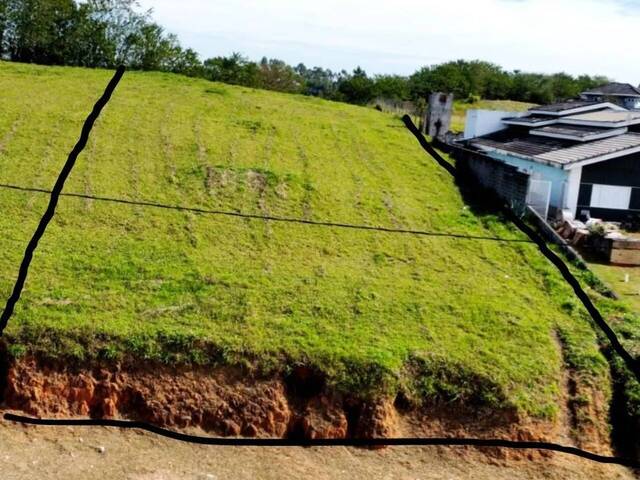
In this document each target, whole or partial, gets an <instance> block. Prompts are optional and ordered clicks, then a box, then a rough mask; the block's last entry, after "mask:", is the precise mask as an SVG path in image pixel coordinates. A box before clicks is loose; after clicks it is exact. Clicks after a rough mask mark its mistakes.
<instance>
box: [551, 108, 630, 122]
mask: <svg viewBox="0 0 640 480" xmlns="http://www.w3.org/2000/svg"><path fill="white" fill-rule="evenodd" d="M565 120H581V121H584V122H606V123H620V122H630V121H634V120H640V112H627V111H624V112H623V111H616V110H601V111H598V112H588V113H579V114H577V115H571V116H568V117H563V118H561V119H560V122H561V123H562V122H563V121H565Z"/></svg>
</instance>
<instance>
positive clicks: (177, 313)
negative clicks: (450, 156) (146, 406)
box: [0, 63, 609, 418]
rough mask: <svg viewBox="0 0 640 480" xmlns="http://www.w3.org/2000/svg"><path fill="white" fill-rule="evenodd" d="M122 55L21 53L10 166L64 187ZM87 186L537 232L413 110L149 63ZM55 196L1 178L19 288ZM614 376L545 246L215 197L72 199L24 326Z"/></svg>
mask: <svg viewBox="0 0 640 480" xmlns="http://www.w3.org/2000/svg"><path fill="white" fill-rule="evenodd" d="M110 76H111V73H110V72H107V71H100V70H84V69H70V68H46V67H36V66H26V65H19V64H8V63H0V91H2V92H3V106H2V109H1V110H0V178H1V182H2V183H10V184H17V185H21V186H25V187H40V188H50V187H51V186H52V185H53V182H54V181H55V178H56V176H57V174H58V172H59V170H60V168H61V166H62V164H63V163H64V161H65V159H66V156H67V153H68V151H69V150H70V149H71V147H72V146H73V144H74V143H75V141H76V140H77V137H78V134H79V132H80V128H81V126H82V122H83V121H84V118H85V116H86V115H87V113H88V111H89V110H90V108H91V106H92V105H93V103H94V101H95V100H96V99H97V97H98V96H99V95H100V93H101V92H102V90H103V88H104V86H105V85H106V83H107V81H108V79H109V78H110ZM65 191H66V192H77V193H84V194H91V195H101V196H111V197H119V198H125V199H135V200H147V201H154V202H159V203H166V204H180V205H188V206H193V207H201V208H208V209H220V210H228V211H234V212H245V213H255V214H269V215H279V216H288V217H296V218H306V219H312V220H326V221H333V222H346V223H358V224H367V225H380V226H389V227H399V228H405V229H425V230H432V231H437V232H455V233H466V234H473V235H492V236H493V235H499V236H502V237H505V238H522V237H521V234H519V232H517V231H514V230H513V229H512V228H511V227H509V226H508V225H506V224H504V223H502V222H501V221H500V219H498V218H495V217H493V216H489V215H484V216H477V215H475V214H474V213H473V212H472V211H471V210H470V209H469V208H468V206H467V205H465V203H464V202H463V199H462V198H461V196H460V193H459V191H458V189H457V188H456V186H455V185H454V183H453V182H452V180H451V178H450V177H449V176H448V174H447V173H446V172H444V171H443V170H442V169H441V168H440V167H438V166H437V165H436V164H435V162H433V161H432V160H431V159H429V158H428V157H427V156H426V155H425V154H424V152H423V151H422V149H421V148H420V147H419V145H418V144H417V142H416V141H415V139H414V138H413V137H412V136H411V134H410V133H408V132H407V131H406V130H405V129H404V128H403V126H402V123H401V122H400V120H399V119H397V118H395V117H393V116H390V115H387V114H382V113H379V112H376V111H374V110H372V109H366V108H359V107H355V106H350V105H345V104H339V103H331V102H326V101H322V100H319V99H315V98H306V97H302V96H293V95H285V94H277V93H273V92H266V91H259V90H250V89H246V88H239V87H232V86H227V85H222V84H216V83H209V82H206V81H203V80H193V79H188V78H184V77H179V76H173V75H168V74H160V73H137V72H129V73H127V74H126V75H125V77H124V79H123V80H122V83H121V85H120V86H119V87H118V89H117V91H116V93H115V94H114V96H113V99H112V100H111V102H110V103H109V105H108V106H107V107H106V109H105V111H104V112H103V115H102V117H101V118H100V120H99V121H98V123H97V125H96V127H95V129H94V131H93V133H92V136H91V139H90V142H89V144H88V146H87V148H86V150H85V151H84V152H83V154H82V155H81V156H80V157H79V159H78V163H77V165H76V167H75V169H74V171H73V172H72V174H71V176H70V178H69V181H68V183H67V186H66V187H65ZM47 200H48V197H47V196H46V195H42V194H39V193H29V192H18V191H13V190H6V189H0V205H1V206H2V215H0V233H1V234H0V252H1V253H0V295H1V297H2V298H6V297H7V296H8V294H9V292H10V289H11V287H12V285H13V282H14V280H15V276H16V273H17V269H18V265H19V262H20V260H21V256H22V252H23V251H24V247H25V245H26V242H27V240H28V239H29V237H30V235H31V233H32V232H33V230H34V228H35V225H36V223H37V221H38V219H39V217H40V215H41V214H42V212H43V210H44V208H45V205H46V202H47ZM557 332H559V333H558V334H560V335H561V336H562V337H563V338H566V339H568V341H567V342H566V343H567V345H568V347H567V348H568V349H569V354H568V357H567V358H568V361H569V362H570V363H571V364H572V365H573V366H574V367H575V368H577V369H579V371H580V373H581V374H582V375H584V376H586V377H589V378H593V380H594V383H595V384H600V385H602V387H601V388H602V389H603V390H604V391H605V393H606V394H607V395H608V388H609V387H608V381H607V378H608V366H607V363H606V361H605V359H604V357H603V356H602V355H601V354H600V352H599V350H598V345H597V342H596V336H595V333H594V331H593V330H592V328H591V326H590V324H589V322H588V320H587V319H586V318H585V315H584V312H583V311H582V308H581V307H580V306H579V305H578V304H577V301H576V300H575V299H574V297H573V295H572V292H571V291H570V289H569V288H568V287H567V286H566V285H565V284H564V282H563V281H562V280H561V279H560V277H559V275H558V274H557V273H556V272H555V270H554V269H553V268H552V267H550V266H549V265H548V263H547V262H546V260H545V259H544V258H543V257H541V256H540V254H539V253H538V251H537V249H536V248H535V247H534V246H533V245H530V244H522V243H520V244H514V243H512V244H506V243H496V242H488V241H471V240H461V239H453V238H436V237H416V236H410V235H397V234H389V233H380V232H366V231H355V230H344V229H331V228H323V227H316V226H307V225H294V224H282V223H273V222H265V221H261V220H245V219H239V218H231V217H222V216H205V215H197V214H193V213H188V212H180V211H173V210H160V209H154V208H147V207H141V206H126V205H121V204H114V203H106V202H101V201H92V200H85V199H78V198H70V197H63V198H62V199H61V202H60V205H59V208H58V211H57V214H56V217H55V218H54V220H53V222H52V223H51V225H50V227H49V229H48V231H47V233H46V235H45V237H44V238H43V240H42V242H41V247H40V248H39V251H38V252H37V253H36V255H35V258H34V261H33V263H32V267H31V271H30V276H29V279H28V281H27V285H26V288H25V291H24V293H23V297H22V299H21V300H20V303H19V304H18V306H17V310H16V313H15V316H14V318H13V319H12V320H11V323H10V324H9V327H8V329H7V330H6V339H7V341H8V342H9V344H10V351H11V352H13V353H14V354H21V353H27V352H31V353H38V354H42V355H48V356H50V357H65V358H70V357H71V358H77V359H83V360H84V361H88V360H90V359H95V358H100V359H116V358H121V357H124V356H129V357H134V358H143V359H150V360H155V361H164V362H170V363H173V362H196V363H200V364H206V365H215V364H219V363H247V364H250V365H253V366H255V367H256V368H259V369H262V370H266V371H269V370H273V369H276V370H283V371H285V370H286V369H287V368H288V367H289V366H290V365H292V364H294V363H296V362H304V363H306V364H310V365H313V366H315V367H318V368H320V369H321V370H322V371H324V372H325V373H326V374H327V376H328V379H329V382H330V383H331V384H333V385H335V386H336V387H337V388H340V389H343V390H347V391H352V392H357V393H359V394H365V393H367V392H368V393H377V394H380V393H393V392H394V391H396V390H397V389H399V388H406V389H408V390H410V391H411V392H413V393H414V394H415V395H417V396H418V397H420V398H421V399H431V398H439V399H443V400H446V401H454V400H462V401H469V402H474V404H475V403H478V402H480V403H485V404H488V405H490V406H495V407H516V408H517V409H518V410H519V411H520V412H521V413H523V414H528V415H532V416H537V417H547V418H548V417H553V416H555V415H556V414H557V412H558V403H559V388H560V379H561V371H562V368H563V360H562V356H561V353H560V351H559V348H558V345H557V341H556V333H557Z"/></svg>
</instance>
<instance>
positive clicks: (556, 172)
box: [490, 152, 569, 208]
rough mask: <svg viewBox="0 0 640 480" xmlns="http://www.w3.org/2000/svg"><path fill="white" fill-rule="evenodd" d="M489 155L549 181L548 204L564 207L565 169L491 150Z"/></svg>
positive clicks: (536, 177)
mask: <svg viewBox="0 0 640 480" xmlns="http://www.w3.org/2000/svg"><path fill="white" fill-rule="evenodd" d="M490 155H491V156H492V157H493V158H496V159H498V160H501V161H503V162H505V163H507V164H509V165H513V166H514V167H518V169H519V170H521V171H523V172H526V173H528V174H529V175H530V176H531V178H533V179H536V180H547V181H550V182H551V198H550V200H549V204H550V205H551V206H552V207H554V208H564V207H565V205H563V200H564V191H565V188H566V184H567V181H568V177H569V174H568V172H567V171H566V170H562V169H560V168H556V167H552V166H550V165H543V164H541V163H536V162H533V161H529V160H525V159H522V158H518V157H512V156H511V155H506V154H502V153H496V152H492V153H490Z"/></svg>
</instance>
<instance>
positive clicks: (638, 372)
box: [402, 115, 640, 382]
mask: <svg viewBox="0 0 640 480" xmlns="http://www.w3.org/2000/svg"><path fill="white" fill-rule="evenodd" d="M402 121H403V122H404V124H405V125H406V127H407V128H408V129H409V131H410V132H411V133H413V135H414V136H415V137H416V138H417V139H418V142H420V145H421V146H422V148H424V150H425V151H426V152H427V153H428V154H429V155H431V157H433V159H434V160H435V161H436V162H438V164H440V166H441V167H443V168H444V169H445V170H447V172H449V173H450V174H451V175H452V176H453V177H454V178H456V179H459V180H461V178H460V177H461V175H460V173H459V172H458V170H457V169H456V167H454V166H453V165H451V164H450V163H449V162H447V161H446V160H445V159H444V158H442V156H441V155H440V154H439V153H438V152H437V151H436V150H435V149H434V148H433V147H432V146H431V145H430V144H429V142H428V141H427V139H426V138H425V137H424V135H422V133H420V131H419V130H418V129H417V128H416V126H415V125H414V123H413V121H412V120H411V117H409V116H408V115H405V116H403V117H402ZM502 211H503V212H504V214H505V215H506V218H508V219H509V220H511V222H513V224H514V225H515V226H516V227H518V229H520V231H522V232H523V233H524V234H525V235H526V236H527V237H529V238H530V239H531V240H532V241H533V242H534V243H535V244H537V245H538V248H539V250H540V252H542V254H543V255H544V256H545V257H547V259H548V260H549V261H550V262H551V263H552V264H553V265H555V267H556V268H557V269H558V270H559V271H560V273H561V274H562V277H563V278H564V279H565V281H566V282H567V283H568V284H569V285H571V287H572V288H573V291H574V292H575V294H576V296H577V297H578V299H580V301H581V302H582V304H583V305H584V306H585V308H586V309H587V311H588V312H589V315H591V318H592V319H593V321H594V322H595V323H596V325H598V327H599V328H600V329H601V330H602V331H603V332H604V334H605V335H606V336H607V338H608V339H609V343H610V344H611V347H612V348H613V349H614V350H615V352H616V353H617V354H618V355H620V357H621V358H622V359H623V360H624V362H625V364H626V365H627V367H628V368H629V370H631V372H632V373H633V374H634V375H635V377H636V380H638V381H639V382H640V361H638V360H636V359H635V358H633V356H632V355H631V354H630V353H629V352H627V350H625V348H624V347H623V346H622V344H621V343H620V340H618V337H617V336H616V334H615V332H614V331H613V330H612V329H611V327H610V326H609V324H608V323H607V322H606V320H605V319H604V318H603V317H602V314H601V313H600V311H599V310H598V309H597V308H596V306H595V305H594V304H593V302H592V301H591V299H590V298H589V295H587V292H585V291H584V290H583V289H582V287H581V286H580V282H579V281H578V280H577V279H576V277H574V276H573V274H572V273H571V271H570V270H569V267H567V265H566V264H565V263H564V261H563V260H562V259H561V258H560V257H559V256H558V255H556V254H555V253H554V252H553V250H551V249H550V248H549V247H548V246H547V243H546V242H545V241H544V239H543V238H542V237H541V236H540V235H538V234H537V233H536V232H535V231H534V230H533V229H532V228H531V227H529V226H528V225H527V224H526V223H524V221H523V220H522V219H521V218H519V217H518V216H517V215H516V214H515V213H514V212H513V211H512V210H511V209H510V208H508V207H506V206H504V205H503V208H502Z"/></svg>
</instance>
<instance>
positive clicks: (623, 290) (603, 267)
mask: <svg viewBox="0 0 640 480" xmlns="http://www.w3.org/2000/svg"><path fill="white" fill-rule="evenodd" d="M589 268H590V269H591V270H593V272H594V273H595V274H596V275H598V277H600V279H601V280H602V281H604V282H605V283H606V284H607V285H608V286H609V287H611V289H612V290H613V291H614V292H615V293H616V294H617V295H618V297H619V298H620V300H621V301H623V302H625V303H626V304H628V305H629V306H630V307H631V308H632V309H633V310H634V311H636V312H639V313H640V267H634V266H631V267H625V266H621V265H609V264H604V263H589ZM627 275H628V278H627V277H626V276H627Z"/></svg>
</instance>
